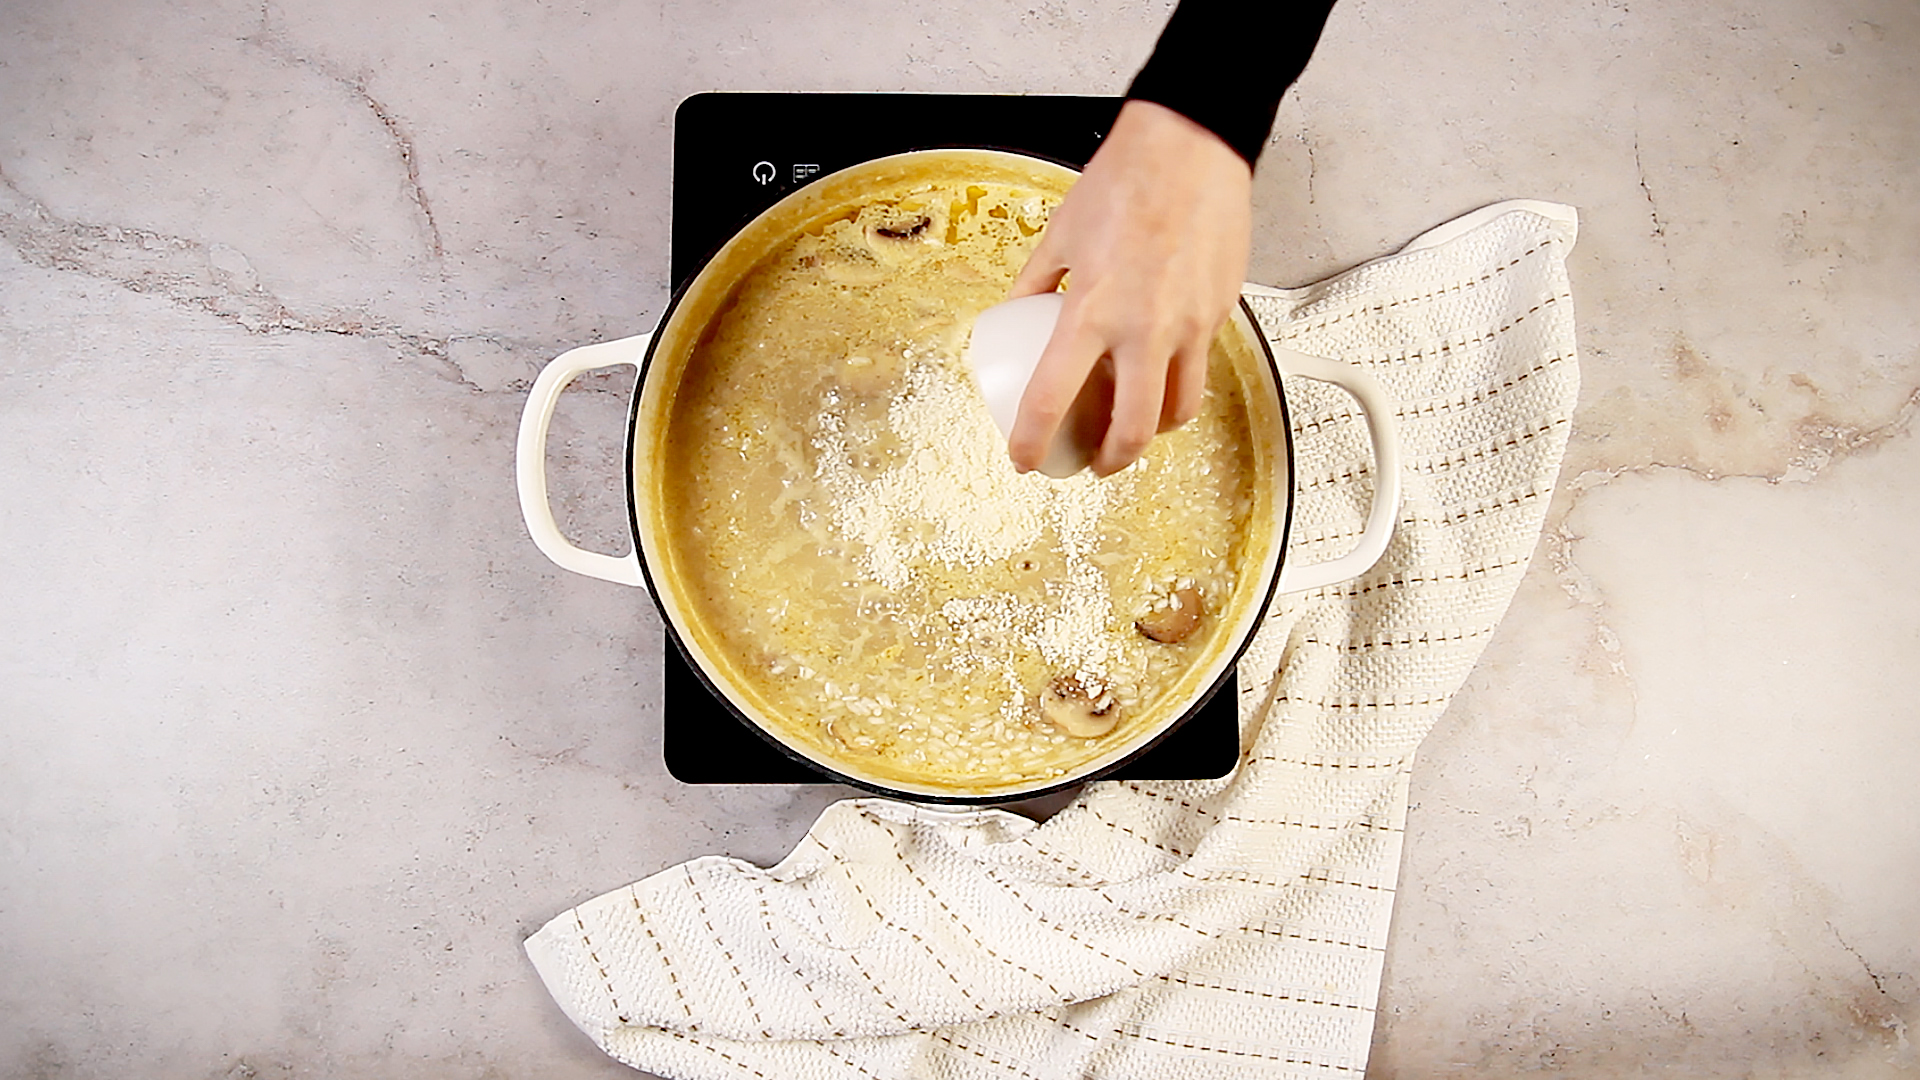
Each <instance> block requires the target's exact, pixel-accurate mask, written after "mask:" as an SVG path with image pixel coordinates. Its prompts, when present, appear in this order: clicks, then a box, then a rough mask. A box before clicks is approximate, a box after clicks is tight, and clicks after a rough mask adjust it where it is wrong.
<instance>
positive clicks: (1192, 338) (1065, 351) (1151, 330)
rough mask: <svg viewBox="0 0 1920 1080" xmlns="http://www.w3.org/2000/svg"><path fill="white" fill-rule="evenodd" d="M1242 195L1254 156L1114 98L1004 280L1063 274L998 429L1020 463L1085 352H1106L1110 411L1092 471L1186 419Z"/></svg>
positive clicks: (1219, 308) (1243, 264)
mask: <svg viewBox="0 0 1920 1080" xmlns="http://www.w3.org/2000/svg"><path fill="white" fill-rule="evenodd" d="M1252 206H1253V170H1252V168H1251V167H1250V166H1249V165H1248V164H1247V162H1246V159H1244V158H1242V157H1241V156H1240V155H1239V154H1237V153H1235V152H1234V150H1233V149H1232V148H1231V147H1229V146H1228V145H1227V144H1226V143H1225V142H1224V141H1222V140H1221V139H1220V137H1219V136H1217V135H1215V134H1213V133H1212V132H1211V131H1208V130H1207V129H1206V128H1203V127H1201V126H1200V125H1199V124H1196V123H1194V122H1193V121H1191V120H1189V119H1187V118H1186V117H1184V116H1182V115H1180V114H1179V113H1177V112H1174V111H1173V110H1171V109H1168V108H1166V107H1165V106H1162V105H1156V104H1154V103H1152V102H1149V101H1129V102H1127V103H1126V104H1125V105H1124V106H1122V107H1121V109H1120V116H1119V119H1117V120H1116V121H1115V122H1114V125H1113V130H1112V132H1110V133H1109V134H1108V135H1107V138H1106V141H1105V142H1104V143H1102V144H1101V146H1100V149H1099V150H1098V151H1097V152H1096V153H1095V154H1094V155H1093V160H1092V161H1089V162H1088V163H1087V168H1086V171H1085V172H1084V173H1082V174H1081V177H1080V180H1079V182H1077V183H1076V184H1074V186H1073V188H1072V189H1071V190H1070V191H1068V193H1067V196H1066V198H1065V199H1064V200H1063V201H1062V202H1061V204H1060V207H1059V209H1057V210H1055V211H1054V213H1053V215H1052V217H1051V218H1050V219H1049V221H1048V223H1047V228H1046V232H1045V233H1043V234H1042V235H1041V237H1040V244H1039V246H1038V247H1036V248H1035V249H1034V252H1033V256H1032V257H1031V258H1030V259H1028V260H1027V265H1026V267H1025V268H1024V269H1022V270H1021V271H1020V275H1019V276H1018V277H1017V278H1015V279H1014V283H1013V290H1012V292H1011V293H1010V294H1009V299H1014V298H1018V297H1022V296H1028V295H1031V294H1034V293H1043V292H1050V291H1052V290H1053V289H1054V288H1055V287H1056V286H1058V285H1059V283H1060V280H1061V278H1063V277H1065V276H1066V275H1067V273H1068V272H1069V271H1071V272H1072V274H1073V281H1072V287H1071V288H1070V289H1068V290H1067V292H1066V294H1065V299H1064V301H1063V302H1062V305H1061V311H1060V321H1059V324H1058V325H1057V326H1056V327H1055V329H1054V332H1053V337H1052V339H1051V340H1049V341H1048V342H1047V347H1046V351H1044V352H1043V353H1041V355H1040V362H1039V364H1038V366H1036V367H1035V368H1034V372H1033V378H1032V380H1031V381H1029V382H1028V383H1027V389H1026V393H1025V394H1024V395H1023V396H1022V397H1021V399H1020V413H1019V417H1018V419H1017V420H1016V421H1015V423H1014V429H1013V435H1012V436H1011V437H1010V438H1009V439H1008V448H1009V452H1010V454H1011V456H1012V458H1013V462H1014V464H1015V465H1016V466H1017V467H1018V468H1019V469H1020V470H1021V471H1023V472H1024V471H1026V470H1028V469H1033V468H1037V467H1038V466H1039V464H1040V462H1041V461H1042V460H1044V459H1045V457H1046V452H1047V447H1048V445H1049V444H1051V443H1052V441H1053V436H1054V432H1055V431H1056V430H1057V429H1058V428H1059V426H1060V422H1061V419H1062V418H1063V417H1064V416H1066V414H1067V410H1068V408H1069V407H1070V406H1071V405H1072V404H1073V401H1074V398H1075V397H1076V396H1078V394H1079V393H1080V389H1081V387H1082V386H1084V385H1085V384H1086V383H1087V378H1088V376H1089V375H1090V374H1091V373H1092V372H1093V370H1094V368H1095V366H1096V365H1101V364H1110V365H1111V374H1112V378H1113V414H1112V415H1113V418H1112V422H1111V423H1110V424H1109V425H1108V426H1107V430H1106V435H1105V437H1104V438H1103V439H1102V440H1101V443H1100V452H1099V454H1098V455H1096V456H1095V458H1094V460H1093V471H1094V472H1095V473H1097V474H1099V475H1101V476H1108V475H1111V474H1112V473H1115V472H1118V471H1119V470H1121V469H1124V468H1126V467H1127V466H1128V465H1130V464H1132V463H1133V461H1134V460H1135V459H1136V458H1138V457H1139V456H1140V453H1141V451H1143V450H1145V449H1146V446H1147V444H1148V443H1149V442H1151V441H1152V440H1153V437H1154V435H1156V434H1158V433H1159V432H1162V431H1170V430H1172V429H1173V428H1176V427H1179V426H1180V425H1181V424H1184V423H1186V422H1187V421H1188V420H1191V419H1193V417H1194V415H1195V414H1196V413H1197V412H1199V409H1200V394H1201V391H1202V390H1203V389H1204V388H1205V385H1206V374H1207V349H1208V346H1209V344H1210V343H1211V342H1212V340H1213V335H1214V332H1215V331H1217V330H1218V329H1219V328H1220V325H1221V324H1222V323H1224V322H1225V321H1226V319H1227V316H1228V314H1229V313H1230V312H1231V311H1232V309H1233V305H1234V302H1235V301H1237V300H1238V299H1239V297H1240V285H1241V282H1242V281H1243V280H1245V278H1246V273H1247V256H1248V252H1249V250H1250V248H1251V246H1252V233H1253V209H1252Z"/></svg>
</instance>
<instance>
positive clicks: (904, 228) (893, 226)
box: [873, 214, 933, 240]
mask: <svg viewBox="0 0 1920 1080" xmlns="http://www.w3.org/2000/svg"><path fill="white" fill-rule="evenodd" d="M931 224H933V218H932V216H931V215H928V214H921V215H919V216H918V217H912V218H901V219H898V220H895V221H889V222H886V223H885V224H876V225H874V227H873V233H874V235H875V236H881V237H885V238H886V239H888V240H912V239H914V238H915V237H918V236H919V235H920V234H921V233H923V232H926V231H927V226H929V225H931Z"/></svg>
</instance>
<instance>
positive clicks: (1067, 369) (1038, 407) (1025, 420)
mask: <svg viewBox="0 0 1920 1080" xmlns="http://www.w3.org/2000/svg"><path fill="white" fill-rule="evenodd" d="M1106 351H1107V345H1106V341H1105V339H1104V338H1102V337H1101V336H1099V335H1097V334H1094V333H1091V332H1090V329H1089V328H1088V327H1087V326H1086V325H1085V324H1084V323H1083V322H1082V320H1081V317H1080V314H1079V309H1078V307H1077V306H1076V305H1075V304H1074V303H1073V302H1072V301H1071V300H1069V301H1068V302H1067V304H1066V305H1065V306H1064V308H1063V309H1062V310H1061V312H1060V321H1059V323H1058V324H1057V325H1056V326H1055V327H1054V331H1053V337H1052V338H1051V339H1050V340H1049V341H1048V342H1047V347H1046V350H1045V351H1044V352H1042V353H1041V354H1040V362H1039V363H1038V364H1036V365H1035V366H1034V369H1033V377H1032V378H1031V379H1029V380H1028V381H1027V389H1026V392H1025V393H1024V394H1022V395H1021V396H1020V412H1019V414H1018V415H1017V416H1016V417H1015V418H1014V423H1013V435H1012V436H1011V437H1009V438H1008V439H1007V451H1008V454H1009V455H1010V456H1011V457H1012V458H1013V464H1014V466H1015V467H1016V468H1018V469H1019V470H1020V471H1021V472H1026V471H1027V470H1029V469H1037V468H1039V467H1040V463H1041V462H1042V461H1044V460H1046V457H1047V447H1049V446H1051V445H1052V444H1053V437H1054V433H1055V432H1057V431H1059V430H1060V422H1061V420H1063V419H1064V418H1065V417H1066V415H1067V410H1068V409H1069V408H1071V407H1072V405H1073V399H1074V398H1076V397H1078V396H1079V394H1080V389H1081V387H1082V386H1084V385H1085V384H1086V381H1087V375H1088V374H1089V373H1091V372H1092V371H1093V366H1094V365H1095V364H1097V363H1099V362H1100V358H1101V357H1102V356H1104V355H1106Z"/></svg>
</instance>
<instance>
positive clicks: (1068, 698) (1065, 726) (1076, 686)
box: [1040, 675, 1120, 739]
mask: <svg viewBox="0 0 1920 1080" xmlns="http://www.w3.org/2000/svg"><path fill="white" fill-rule="evenodd" d="M1040 715H1041V716H1042V717H1043V718H1044V719H1045V720H1046V721H1047V723H1049V724H1052V725H1053V726H1054V727H1057V728H1059V729H1060V730H1061V731H1064V732H1066V733H1067V734H1068V735H1071V736H1073V737H1074V738H1076V739H1093V738H1098V737H1099V736H1102V735H1105V734H1106V733H1107V732H1109V731H1112V730H1113V725H1114V724H1116V723H1118V722H1119V721H1120V709H1119V707H1118V704H1117V703H1116V702H1115V701H1114V700H1113V694H1112V693H1110V692H1106V691H1102V692H1101V693H1100V694H1098V695H1095V694H1092V693H1090V692H1089V691H1088V690H1087V688H1086V687H1085V686H1084V685H1082V684H1081V682H1080V680H1079V679H1077V678H1075V677H1073V676H1071V675H1063V676H1061V677H1060V678H1057V679H1055V680H1053V681H1052V682H1050V683H1048V684H1047V688H1046V689H1045V690H1043V691H1041V693H1040Z"/></svg>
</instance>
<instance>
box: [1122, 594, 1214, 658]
mask: <svg viewBox="0 0 1920 1080" xmlns="http://www.w3.org/2000/svg"><path fill="white" fill-rule="evenodd" d="M1206 613H1207V609H1206V605H1205V604H1204V603H1202V601H1201V599H1200V589H1199V587H1198V586H1194V585H1185V586H1182V587H1180V588H1178V589H1175V590H1173V595H1172V597H1170V598H1169V600H1168V604H1167V606H1166V607H1163V608H1158V609H1156V610H1154V611H1150V612H1148V613H1147V614H1146V615H1145V616H1143V617H1142V618H1139V619H1136V620H1134V624H1133V628H1134V629H1136V630H1138V631H1140V632H1141V633H1143V634H1145V635H1147V636H1148V637H1149V638H1152V639H1153V640H1155V641H1158V642H1162V643H1164V644H1168V645H1172V644H1174V643H1176V642H1181V641H1185V640H1187V638H1189V637H1192V636H1193V632H1194V631H1195V630H1197V629H1199V627H1200V619H1201V617H1202V616H1204V615H1205V614H1206Z"/></svg>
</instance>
